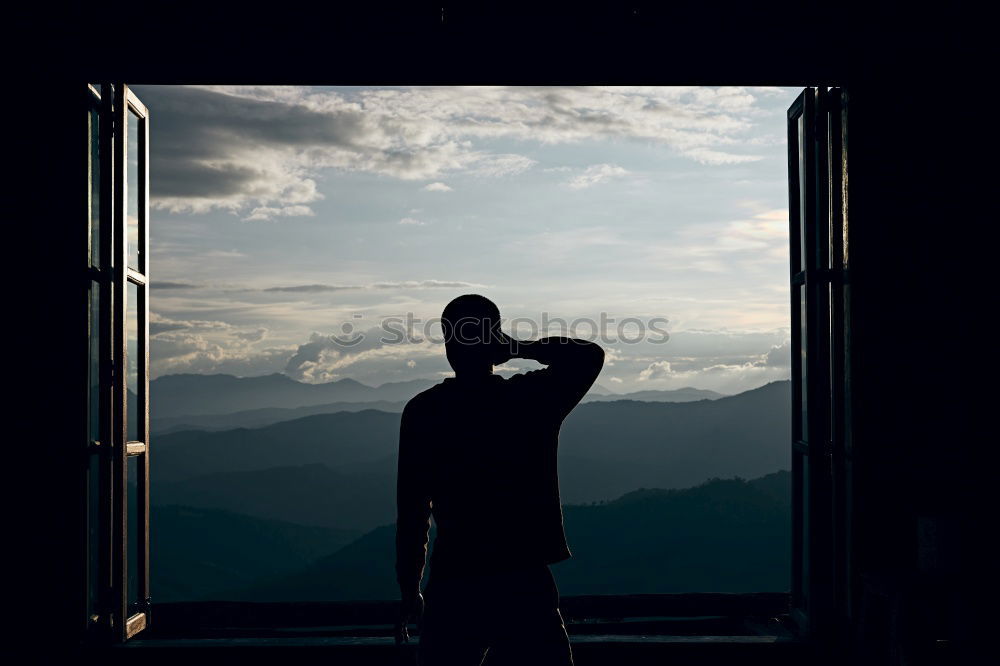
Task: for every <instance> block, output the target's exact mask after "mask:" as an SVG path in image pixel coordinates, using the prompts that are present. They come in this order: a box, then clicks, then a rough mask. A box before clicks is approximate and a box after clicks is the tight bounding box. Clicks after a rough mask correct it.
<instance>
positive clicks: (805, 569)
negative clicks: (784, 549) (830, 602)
mask: <svg viewBox="0 0 1000 666" xmlns="http://www.w3.org/2000/svg"><path fill="white" fill-rule="evenodd" d="M801 557H802V568H801V574H802V579H801V580H800V581H799V589H800V590H801V592H802V599H803V606H806V603H805V602H806V600H807V599H808V598H809V456H806V455H804V456H802V553H801Z"/></svg>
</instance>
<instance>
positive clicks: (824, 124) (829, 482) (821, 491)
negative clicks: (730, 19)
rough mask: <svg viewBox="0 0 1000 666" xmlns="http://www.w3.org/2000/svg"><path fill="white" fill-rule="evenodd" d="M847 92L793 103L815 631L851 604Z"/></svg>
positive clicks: (798, 514) (796, 595)
mask: <svg viewBox="0 0 1000 666" xmlns="http://www.w3.org/2000/svg"><path fill="white" fill-rule="evenodd" d="M846 128H847V93H846V91H844V90H841V89H839V88H830V89H826V88H806V89H805V90H804V91H803V92H802V94H801V95H799V97H798V98H797V99H796V100H795V102H794V103H793V104H792V106H791V107H790V108H789V110H788V193H789V225H790V234H789V238H790V243H791V311H792V373H791V376H792V400H793V405H792V548H793V554H792V614H793V617H794V619H795V620H796V622H797V624H798V625H799V627H800V629H801V630H803V632H804V633H806V634H808V635H817V636H822V635H823V634H825V633H827V632H830V631H833V630H834V627H835V623H836V621H837V619H836V618H837V617H838V615H839V616H843V615H844V614H845V613H846V612H847V609H848V608H849V598H848V593H849V588H850V586H849V584H848V579H849V576H850V568H849V562H848V558H847V553H848V539H849V533H850V525H849V522H848V516H849V508H850V502H849V495H850V489H851V484H850V479H851V435H850V433H851V430H850V427H849V424H850V409H849V407H848V406H849V399H850V394H849V392H850V381H849V377H850V358H849V345H848V344H847V341H848V340H849V335H848V334H849V330H850V329H849V327H850V314H849V313H850V285H849V281H848V279H847V276H848V251H847V250H848V244H847V241H848V224H847V185H848V181H847V132H846Z"/></svg>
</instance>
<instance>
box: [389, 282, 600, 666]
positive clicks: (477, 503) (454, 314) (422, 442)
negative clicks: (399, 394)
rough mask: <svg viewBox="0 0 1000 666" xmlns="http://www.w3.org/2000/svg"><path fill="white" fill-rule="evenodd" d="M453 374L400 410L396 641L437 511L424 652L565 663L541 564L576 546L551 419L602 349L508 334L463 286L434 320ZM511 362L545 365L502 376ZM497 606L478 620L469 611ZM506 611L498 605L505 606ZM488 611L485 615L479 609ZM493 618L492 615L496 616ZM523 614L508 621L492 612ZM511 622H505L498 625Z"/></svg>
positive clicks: (593, 369) (593, 372)
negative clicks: (566, 529)
mask: <svg viewBox="0 0 1000 666" xmlns="http://www.w3.org/2000/svg"><path fill="white" fill-rule="evenodd" d="M441 320H442V327H443V329H444V333H445V352H446V354H447V356H448V362H449V363H450V364H451V366H452V368H453V369H454V370H455V377H454V378H453V379H447V380H445V381H444V382H442V383H441V384H439V385H437V386H435V387H433V388H431V389H429V390H427V391H424V392H423V393H421V394H420V395H418V396H416V397H415V398H413V399H412V400H410V402H409V403H407V405H406V408H405V409H404V410H403V416H402V420H401V424H400V432H399V468H398V477H397V487H396V491H397V492H396V509H397V519H396V575H397V579H398V581H399V588H400V596H401V603H400V622H399V624H398V625H397V628H396V637H397V640H399V641H402V640H406V639H407V628H406V625H407V622H408V620H409V619H410V618H411V617H412V616H413V615H414V614H417V613H419V612H420V609H421V607H422V603H421V602H422V600H423V597H422V596H421V593H420V580H421V578H422V577H423V570H424V561H425V558H426V554H427V536H428V531H429V528H430V518H431V514H432V512H433V515H434V519H435V521H436V523H437V527H438V533H437V537H436V540H435V543H434V555H433V558H432V568H431V576H430V578H431V579H430V582H428V584H427V590H426V594H427V600H426V610H425V613H424V628H423V632H422V633H421V638H420V652H419V655H420V660H421V662H422V663H424V664H428V665H429V664H452V663H461V664H467V663H478V662H479V661H480V660H481V658H482V657H483V655H485V654H486V652H487V651H493V652H496V653H497V654H498V655H506V658H507V659H510V660H512V663H513V662H518V663H524V662H525V661H526V660H527V659H529V658H530V659H534V658H536V657H538V656H539V655H547V657H546V663H551V664H553V665H555V664H563V665H568V664H572V651H571V650H570V644H569V639H568V637H567V635H566V628H565V626H564V624H563V621H562V616H561V615H560V613H559V607H558V598H559V593H558V590H557V589H556V585H555V581H554V580H553V578H552V573H551V571H549V568H548V564H550V563H552V562H558V561H559V560H563V559H566V558H567V557H569V556H570V552H569V549H568V548H567V546H566V538H565V535H564V533H563V524H562V507H561V505H560V502H559V479H558V474H557V463H556V449H557V446H558V438H559V427H560V425H561V424H562V421H563V419H564V418H565V417H566V415H567V414H569V412H570V410H572V409H573V407H574V406H576V404H577V403H578V402H580V399H581V398H582V397H583V395H584V394H585V393H586V392H587V391H588V390H589V389H590V386H591V385H592V384H593V383H594V380H595V379H596V378H597V375H598V373H600V371H601V367H602V365H603V363H604V350H603V349H601V347H600V346H599V345H596V344H594V343H591V342H585V341H582V340H571V339H568V338H545V339H543V340H538V341H536V342H520V341H515V340H512V339H511V338H509V337H507V336H506V335H504V334H503V333H502V332H501V331H500V314H499V310H497V308H496V305H495V304H493V303H492V302H491V301H489V300H488V299H486V298H483V297H482V296H478V295H475V294H469V295H466V296H460V297H458V298H456V299H454V300H453V301H452V302H451V303H449V304H448V306H447V307H446V308H445V311H444V312H443V313H442V316H441ZM511 358H524V359H530V360H535V361H538V362H539V363H541V364H542V365H545V366H547V367H546V368H544V369H543V370H535V371H532V372H528V373H525V374H522V375H515V376H513V377H511V378H510V379H504V378H502V377H499V376H496V375H494V374H493V368H494V367H495V366H497V365H501V364H503V363H505V362H506V361H507V360H509V359H511ZM483 604H487V606H488V609H493V610H495V611H497V612H499V613H500V615H498V616H496V617H494V618H492V619H493V621H490V622H487V623H486V624H482V623H479V622H477V621H476V620H475V619H474V618H475V617H476V616H477V615H480V614H481V612H482V611H481V610H480V611H479V613H477V612H476V611H475V610H473V609H474V608H476V607H481V606H482V605H483ZM502 609H505V610H502ZM487 615H488V614H487ZM494 615H496V613H494ZM508 615H510V616H512V617H514V618H516V619H517V624H516V628H515V627H514V625H511V624H510V621H509V618H508V621H507V622H505V623H504V622H499V621H496V620H498V619H499V618H500V617H501V616H503V617H506V616H508ZM505 624H506V625H507V628H513V633H512V632H511V631H503V630H501V627H502V626H504V625H505Z"/></svg>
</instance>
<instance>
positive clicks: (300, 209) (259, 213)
mask: <svg viewBox="0 0 1000 666" xmlns="http://www.w3.org/2000/svg"><path fill="white" fill-rule="evenodd" d="M315 214H316V213H314V212H313V210H312V208H310V207H309V206H303V205H297V206H281V207H278V208H275V207H273V206H258V207H257V208H254V209H253V210H252V211H250V214H249V215H247V216H246V217H244V218H243V220H244V221H246V222H250V221H253V220H272V219H274V218H276V217H312V216H313V215H315Z"/></svg>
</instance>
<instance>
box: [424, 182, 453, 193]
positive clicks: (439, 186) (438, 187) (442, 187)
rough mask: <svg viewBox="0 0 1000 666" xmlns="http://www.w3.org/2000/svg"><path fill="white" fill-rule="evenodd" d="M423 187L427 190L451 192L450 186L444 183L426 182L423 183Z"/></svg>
mask: <svg viewBox="0 0 1000 666" xmlns="http://www.w3.org/2000/svg"><path fill="white" fill-rule="evenodd" d="M424 189H425V190H427V191H428V192H451V191H452V188H450V187H448V185H446V184H445V183H441V182H437V183H428V184H427V185H424Z"/></svg>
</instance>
